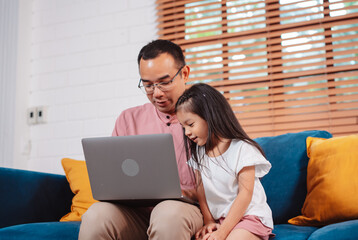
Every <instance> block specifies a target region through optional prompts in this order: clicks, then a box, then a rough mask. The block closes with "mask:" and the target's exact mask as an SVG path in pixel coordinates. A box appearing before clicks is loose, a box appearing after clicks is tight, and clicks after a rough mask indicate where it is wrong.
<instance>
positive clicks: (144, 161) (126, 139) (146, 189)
mask: <svg viewBox="0 0 358 240" xmlns="http://www.w3.org/2000/svg"><path fill="white" fill-rule="evenodd" d="M82 146H83V152H84V155H85V160H86V164H87V170H88V176H89V180H90V185H91V189H92V194H93V198H94V199H96V200H99V201H111V202H119V203H122V204H126V205H131V206H154V205H155V204H157V203H159V202H160V201H163V200H168V199H173V200H181V201H185V202H188V203H192V204H196V203H195V202H193V201H192V200H191V199H189V198H186V197H183V196H182V193H181V188H180V181H179V175H178V167H177V163H176V157H175V150H174V144H173V137H172V135H171V134H152V135H135V136H119V137H96V138H84V139H82Z"/></svg>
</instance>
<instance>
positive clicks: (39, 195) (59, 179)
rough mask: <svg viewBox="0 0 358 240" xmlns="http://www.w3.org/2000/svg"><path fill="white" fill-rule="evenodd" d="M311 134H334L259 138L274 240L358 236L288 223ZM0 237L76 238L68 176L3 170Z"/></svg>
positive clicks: (350, 224) (343, 227)
mask: <svg viewBox="0 0 358 240" xmlns="http://www.w3.org/2000/svg"><path fill="white" fill-rule="evenodd" d="M308 136H312V137H321V138H330V137H332V136H331V134H330V133H328V132H326V131H304V132H299V133H288V134H284V135H280V136H275V137H263V138H257V139H255V140H256V141H257V142H258V143H259V144H260V145H261V146H262V148H263V150H264V151H265V153H266V157H267V159H268V160H269V161H270V162H271V164H272V169H271V171H270V172H269V174H267V175H266V176H265V177H264V178H263V179H262V184H263V186H264V188H265V190H266V194H267V199H268V203H269V205H270V207H271V209H272V212H273V218H274V223H275V229H274V233H275V234H276V237H275V238H274V239H275V240H281V239H284V240H291V239H292V240H301V239H302V240H303V239H309V240H318V239H325V240H330V239H332V240H341V239H342V240H343V239H347V240H348V239H352V240H353V239H358V220H351V221H346V222H341V223H336V224H331V225H328V226H324V227H320V228H318V227H303V226H295V225H291V224H288V223H287V220H288V219H290V218H292V217H295V216H298V215H300V211H301V208H302V206H303V203H304V200H305V197H306V192H307V190H306V175H307V164H308V160H309V159H308V157H307V152H306V138H307V137H308ZM0 194H1V197H0V209H1V211H0V213H1V218H0V239H1V240H10V239H26V240H32V239H36V240H37V239H77V236H78V231H79V227H80V222H59V221H58V220H59V219H60V218H61V217H62V216H63V215H65V214H66V213H68V212H69V211H70V207H71V200H72V197H73V194H72V192H71V190H70V188H69V185H68V182H67V180H66V178H65V176H62V175H55V174H47V173H38V172H32V171H24V170H15V169H8V168H0Z"/></svg>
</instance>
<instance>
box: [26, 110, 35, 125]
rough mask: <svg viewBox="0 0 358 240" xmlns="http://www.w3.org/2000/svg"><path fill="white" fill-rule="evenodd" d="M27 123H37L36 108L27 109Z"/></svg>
mask: <svg viewBox="0 0 358 240" xmlns="http://www.w3.org/2000/svg"><path fill="white" fill-rule="evenodd" d="M27 123H28V124H29V125H33V124H36V123H37V110H36V107H31V108H29V109H27Z"/></svg>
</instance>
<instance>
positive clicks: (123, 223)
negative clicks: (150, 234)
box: [78, 202, 150, 240]
mask: <svg viewBox="0 0 358 240" xmlns="http://www.w3.org/2000/svg"><path fill="white" fill-rule="evenodd" d="M149 214H150V213H149V211H148V210H147V209H143V208H141V209H138V208H130V207H125V206H122V205H117V204H113V203H107V202H98V203H95V204H93V205H92V206H91V207H90V208H89V209H88V210H87V212H86V213H85V214H84V215H83V216H82V223H81V227H80V233H79V237H78V239H79V240H91V239H93V240H102V239H103V240H104V239H116V240H130V239H133V240H140V239H147V234H146V230H147V228H148V225H149Z"/></svg>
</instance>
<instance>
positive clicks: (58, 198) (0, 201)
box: [0, 168, 73, 228]
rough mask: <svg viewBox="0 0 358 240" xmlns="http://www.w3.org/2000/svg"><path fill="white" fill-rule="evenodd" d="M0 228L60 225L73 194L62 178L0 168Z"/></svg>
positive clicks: (61, 176) (55, 175)
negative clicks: (16, 225) (50, 222)
mask: <svg viewBox="0 0 358 240" xmlns="http://www.w3.org/2000/svg"><path fill="white" fill-rule="evenodd" d="M0 196H1V197H0V212H1V218H0V228H2V227H6V226H11V225H15V224H23V223H30V222H47V221H59V220H60V218H61V217H62V216H64V215H65V214H66V213H68V212H69V211H70V209H71V200H72V198H73V193H72V192H71V189H70V187H69V184H68V182H67V180H66V177H65V176H64V175H57V174H49V173H40V172H33V171H26V170H18V169H10V168H0Z"/></svg>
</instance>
